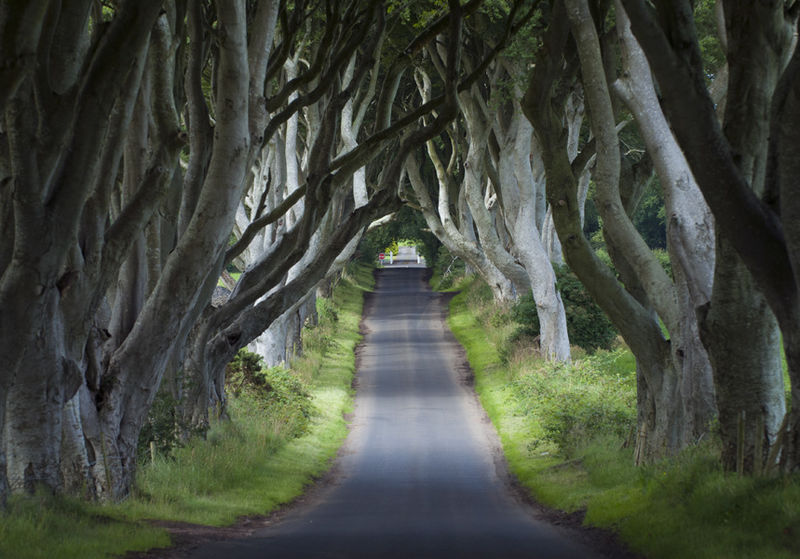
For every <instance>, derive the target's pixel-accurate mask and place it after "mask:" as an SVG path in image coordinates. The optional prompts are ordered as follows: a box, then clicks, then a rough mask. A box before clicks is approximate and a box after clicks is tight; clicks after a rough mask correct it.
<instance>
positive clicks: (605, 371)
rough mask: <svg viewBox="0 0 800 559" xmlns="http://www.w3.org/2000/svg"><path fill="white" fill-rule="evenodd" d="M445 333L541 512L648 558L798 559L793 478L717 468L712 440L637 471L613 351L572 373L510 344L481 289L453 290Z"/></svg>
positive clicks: (628, 370) (625, 395)
mask: <svg viewBox="0 0 800 559" xmlns="http://www.w3.org/2000/svg"><path fill="white" fill-rule="evenodd" d="M460 287H461V289H462V292H461V294H459V295H458V296H457V297H455V298H454V299H453V300H452V303H451V309H450V310H451V315H450V319H449V321H450V326H451V328H452V329H453V332H454V333H455V335H456V337H457V338H458V339H459V341H460V342H461V343H462V344H463V345H464V346H465V348H466V350H467V355H468V358H469V361H470V364H471V365H472V367H473V369H474V370H475V375H476V390H477V391H478V393H479V395H480V398H481V401H482V403H483V405H484V407H485V408H486V410H487V412H488V413H489V415H490V417H491V418H492V421H493V423H494V424H495V426H496V427H497V430H498V432H499V434H500V438H501V440H502V443H503V447H504V449H505V453H506V457H507V458H508V462H509V465H510V467H511V470H512V471H513V473H514V474H515V475H516V476H517V477H518V478H519V480H520V481H521V482H522V483H523V484H524V486H525V487H526V488H528V489H529V490H530V492H531V493H532V495H533V496H534V497H535V498H536V499H537V500H538V501H540V502H541V503H543V504H545V505H548V506H550V507H553V508H558V509H561V510H565V511H569V512H573V511H584V512H585V515H586V516H585V522H586V523H590V524H594V525H597V526H602V527H606V528H609V529H612V530H614V531H616V532H618V533H619V534H620V536H621V537H622V539H623V540H624V541H626V542H627V543H628V544H629V546H630V547H631V549H633V550H635V551H637V552H640V553H642V554H643V555H645V556H646V557H648V558H650V559H661V558H663V559H667V558H683V557H692V558H707V559H719V558H737V559H738V558H752V559H755V558H763V559H768V558H769V559H776V558H787V559H788V558H790V557H798V556H800V504H799V503H800V479H798V477H796V476H795V477H786V478H740V477H737V476H735V475H732V474H729V473H725V472H723V471H722V470H721V468H720V466H719V463H718V461H717V459H716V456H717V452H718V450H717V448H715V445H714V442H713V441H711V442H707V443H704V444H702V445H698V446H696V447H694V448H691V449H690V450H688V451H686V452H685V453H684V454H683V455H682V456H680V457H678V458H676V459H673V460H670V461H665V462H662V463H660V464H657V465H653V466H648V467H642V468H636V467H634V466H633V457H632V449H631V446H632V445H631V444H630V443H631V442H632V427H633V425H634V423H635V398H636V392H635V391H636V384H635V373H634V371H635V362H634V360H633V358H632V356H631V354H630V352H629V351H628V350H626V349H625V348H623V347H618V348H617V349H614V350H612V351H608V352H604V351H598V352H597V353H595V354H594V355H591V356H589V355H586V354H585V353H582V352H580V351H576V352H574V355H573V357H574V362H573V364H571V365H552V364H547V363H544V362H542V361H541V360H539V359H538V358H537V357H536V356H535V355H534V354H533V353H532V352H531V350H530V349H529V348H527V347H526V344H524V343H519V344H516V345H515V344H509V342H508V340H509V339H511V338H512V333H513V328H514V326H513V325H512V324H511V322H512V321H510V320H509V319H508V312H509V311H508V310H507V309H499V308H497V307H496V305H494V303H493V302H492V301H491V296H490V294H489V292H488V290H487V289H486V288H485V286H482V285H480V284H479V283H478V282H465V283H463V284H462V285H460Z"/></svg>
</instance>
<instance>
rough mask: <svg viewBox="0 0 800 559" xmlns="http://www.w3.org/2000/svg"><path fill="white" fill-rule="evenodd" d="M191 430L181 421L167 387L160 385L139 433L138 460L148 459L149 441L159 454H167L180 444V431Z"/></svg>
mask: <svg viewBox="0 0 800 559" xmlns="http://www.w3.org/2000/svg"><path fill="white" fill-rule="evenodd" d="M191 432H192V429H191V427H190V426H189V425H187V424H184V423H182V420H181V415H180V413H178V401H177V400H176V399H175V397H174V396H172V394H170V392H169V389H168V387H167V386H164V385H162V386H161V388H160V389H159V391H158V393H157V394H156V397H155V400H153V405H152V407H151V408H150V411H149V412H148V413H147V419H146V420H145V423H144V426H143V427H142V430H141V432H140V433H139V441H138V445H137V449H136V455H137V456H138V457H139V460H147V459H149V457H150V443H151V442H153V443H155V447H156V452H157V453H158V454H159V456H169V455H170V454H171V453H172V451H173V449H175V448H177V447H178V446H180V444H181V439H180V435H181V433H191ZM194 434H198V435H199V434H200V433H194Z"/></svg>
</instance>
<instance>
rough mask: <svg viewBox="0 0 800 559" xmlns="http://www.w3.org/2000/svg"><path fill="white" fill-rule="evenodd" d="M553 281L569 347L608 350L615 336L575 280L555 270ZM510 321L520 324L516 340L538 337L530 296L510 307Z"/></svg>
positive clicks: (612, 327)
mask: <svg viewBox="0 0 800 559" xmlns="http://www.w3.org/2000/svg"><path fill="white" fill-rule="evenodd" d="M556 280H557V282H556V288H557V289H558V291H559V293H561V299H562V300H563V302H564V311H565V312H566V315H567V333H568V334H569V339H570V343H571V344H572V345H577V346H579V347H581V348H583V349H584V350H586V351H589V352H591V351H594V350H596V349H598V348H602V349H610V348H611V344H612V343H613V341H614V339H615V338H616V336H617V332H616V330H615V329H614V326H613V325H612V324H611V321H610V320H608V318H607V317H606V315H605V313H603V311H602V310H600V307H598V306H597V305H596V304H595V303H594V301H593V300H592V298H591V296H590V295H589V293H588V292H587V291H586V288H585V287H584V286H583V284H582V283H581V282H580V280H579V279H578V278H577V276H575V274H573V273H572V272H571V271H570V270H569V268H567V267H565V266H564V267H560V268H558V269H557V270H556ZM511 318H512V319H513V320H514V321H515V322H517V323H518V324H520V327H519V328H518V330H517V332H516V337H520V336H529V337H535V336H538V335H539V314H538V312H537V311H536V303H535V302H534V300H533V295H532V294H531V293H528V294H526V295H524V296H523V297H520V300H519V301H518V302H517V303H516V304H515V305H514V307H512V310H511Z"/></svg>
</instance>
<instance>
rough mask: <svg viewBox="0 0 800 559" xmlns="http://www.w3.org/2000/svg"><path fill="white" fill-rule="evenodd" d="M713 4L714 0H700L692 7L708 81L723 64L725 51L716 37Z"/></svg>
mask: <svg viewBox="0 0 800 559" xmlns="http://www.w3.org/2000/svg"><path fill="white" fill-rule="evenodd" d="M714 4H715V0H700V1H698V2H696V3H695V8H694V17H695V26H696V27H697V37H698V42H699V44H700V53H701V55H702V57H703V70H704V71H705V75H706V79H707V80H708V81H709V82H711V81H712V80H713V79H714V77H716V75H717V72H718V71H719V69H720V68H722V66H723V65H724V64H725V53H724V52H723V50H722V45H720V42H719V39H718V38H717V26H716V22H715V19H714Z"/></svg>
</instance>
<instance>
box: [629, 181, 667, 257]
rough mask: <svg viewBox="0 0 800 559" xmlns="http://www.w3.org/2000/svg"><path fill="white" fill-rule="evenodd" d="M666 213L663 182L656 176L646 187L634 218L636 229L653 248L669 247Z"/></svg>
mask: <svg viewBox="0 0 800 559" xmlns="http://www.w3.org/2000/svg"><path fill="white" fill-rule="evenodd" d="M666 215H667V214H666V210H665V209H664V194H663V191H662V188H661V183H660V182H659V181H658V177H655V178H654V180H651V181H650V182H649V183H648V185H647V186H646V187H645V192H644V194H643V195H642V199H641V201H640V202H639V206H638V207H637V208H636V211H635V212H634V214H633V218H632V219H633V224H634V225H635V226H636V230H637V231H638V232H639V234H640V235H641V236H642V238H643V239H644V242H645V243H647V246H649V247H650V248H651V249H662V250H663V249H665V248H667V223H666Z"/></svg>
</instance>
